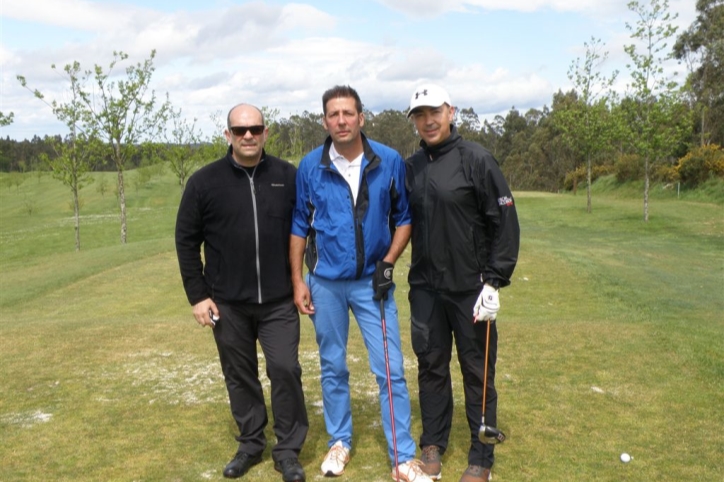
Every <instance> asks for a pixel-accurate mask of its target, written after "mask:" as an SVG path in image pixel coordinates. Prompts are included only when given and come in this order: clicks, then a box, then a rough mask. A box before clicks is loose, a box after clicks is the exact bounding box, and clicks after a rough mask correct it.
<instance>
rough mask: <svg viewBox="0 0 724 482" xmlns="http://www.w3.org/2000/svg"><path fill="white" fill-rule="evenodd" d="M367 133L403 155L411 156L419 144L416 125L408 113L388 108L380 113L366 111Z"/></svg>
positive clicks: (371, 137) (365, 129)
mask: <svg viewBox="0 0 724 482" xmlns="http://www.w3.org/2000/svg"><path fill="white" fill-rule="evenodd" d="M364 132H365V135H366V136H368V137H369V138H370V139H374V140H376V141H378V142H381V143H383V144H386V145H388V146H390V147H392V148H393V149H395V150H396V151H397V152H399V153H400V155H401V156H402V157H409V156H411V155H412V153H413V152H415V151H416V150H417V148H418V145H419V138H418V137H417V136H416V135H415V127H414V126H413V124H412V123H411V122H410V121H409V120H408V119H407V113H405V112H402V111H399V110H394V109H387V110H384V111H382V112H380V113H379V114H373V113H372V112H365V127H364Z"/></svg>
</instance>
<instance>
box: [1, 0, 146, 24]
mask: <svg viewBox="0 0 724 482" xmlns="http://www.w3.org/2000/svg"><path fill="white" fill-rule="evenodd" d="M141 11H143V12H150V10H149V11H147V10H145V9H140V8H138V7H132V6H127V5H123V4H112V3H111V4H107V3H102V2H92V1H88V0H34V1H33V3H32V5H29V4H28V2H27V0H3V2H2V15H3V17H7V18H12V19H15V20H23V21H26V22H36V23H41V24H45V25H53V26H57V27H66V28H72V29H77V30H90V31H98V30H107V29H110V30H115V29H122V28H124V27H125V26H127V25H128V24H129V23H130V21H131V19H132V18H134V17H136V15H135V14H136V13H137V12H139V13H140V12H141ZM143 16H144V15H138V17H137V18H143Z"/></svg>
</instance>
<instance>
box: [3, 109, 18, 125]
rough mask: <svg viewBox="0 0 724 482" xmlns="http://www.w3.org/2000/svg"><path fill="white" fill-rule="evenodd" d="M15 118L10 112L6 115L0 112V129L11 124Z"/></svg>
mask: <svg viewBox="0 0 724 482" xmlns="http://www.w3.org/2000/svg"><path fill="white" fill-rule="evenodd" d="M14 117H15V114H13V113H12V112H10V113H9V114H8V115H5V113H3V112H0V127H5V126H9V125H10V124H12V123H13V118H14Z"/></svg>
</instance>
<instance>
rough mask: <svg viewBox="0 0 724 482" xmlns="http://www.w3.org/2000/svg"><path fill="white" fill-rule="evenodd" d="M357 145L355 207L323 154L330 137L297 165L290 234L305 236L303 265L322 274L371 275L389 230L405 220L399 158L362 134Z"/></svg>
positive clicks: (329, 276)
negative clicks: (360, 150)
mask: <svg viewBox="0 0 724 482" xmlns="http://www.w3.org/2000/svg"><path fill="white" fill-rule="evenodd" d="M362 143H363V146H364V156H363V158H362V168H361V169H362V172H361V173H360V186H359V192H358V194H357V204H356V205H355V203H354V198H353V196H352V191H351V189H350V187H349V185H348V184H347V181H346V180H345V179H344V178H343V177H342V175H341V174H340V173H339V171H338V170H337V168H336V167H335V166H334V164H333V163H332V161H331V159H330V158H329V148H330V146H331V145H332V138H331V137H327V140H326V141H325V143H324V144H323V145H321V146H319V147H317V148H316V149H314V150H313V151H311V152H310V153H309V154H307V155H306V156H305V157H304V158H303V159H302V160H301V162H300V163H299V170H298V172H297V202H296V207H295V209H294V219H293V223H292V234H293V235H295V236H299V237H302V238H307V247H306V252H305V262H306V265H307V268H308V269H309V271H310V272H311V273H314V274H315V275H317V276H321V277H322V278H326V279H331V280H343V279H347V280H351V279H359V278H361V277H363V276H370V275H372V274H373V273H374V270H375V263H376V262H377V261H379V260H381V259H382V258H384V256H385V255H386V254H387V251H388V250H389V248H390V243H391V242H392V236H393V234H394V231H395V229H396V228H397V227H398V226H404V225H407V224H410V222H411V216H410V210H409V204H408V199H407V191H406V190H405V162H404V160H403V159H402V157H401V156H400V154H399V153H397V151H395V150H394V149H391V148H390V147H387V146H385V145H384V144H380V143H379V142H375V141H372V140H368V139H367V138H366V137H365V136H364V134H362Z"/></svg>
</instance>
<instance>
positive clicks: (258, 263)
mask: <svg viewBox="0 0 724 482" xmlns="http://www.w3.org/2000/svg"><path fill="white" fill-rule="evenodd" d="M259 162H261V161H259ZM257 167H259V163H257V165H256V166H254V170H253V171H251V174H249V173H248V172H247V171H246V169H242V170H243V171H244V172H245V173H246V175H247V176H248V177H249V187H250V188H251V204H252V208H253V210H254V239H255V241H256V283H257V298H258V302H259V304H261V303H262V298H261V260H260V254H259V215H258V213H257V208H256V186H254V174H256V168H257Z"/></svg>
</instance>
